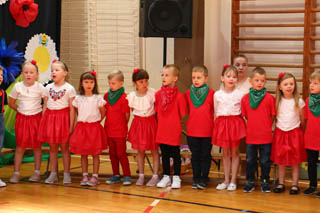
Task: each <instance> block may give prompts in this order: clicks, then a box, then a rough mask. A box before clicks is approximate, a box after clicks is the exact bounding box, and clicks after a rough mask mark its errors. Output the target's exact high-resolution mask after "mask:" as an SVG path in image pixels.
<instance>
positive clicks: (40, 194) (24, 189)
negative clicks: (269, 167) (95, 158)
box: [0, 156, 320, 213]
mask: <svg viewBox="0 0 320 213" xmlns="http://www.w3.org/2000/svg"><path fill="white" fill-rule="evenodd" d="M79 160H80V159H79V157H77V156H74V157H72V166H71V168H72V170H71V171H72V178H73V179H72V181H73V183H72V184H69V185H65V186H64V185H62V183H61V181H60V182H59V183H58V184H55V185H46V184H44V183H43V182H41V183H29V182H28V181H27V180H28V177H29V176H30V175H31V174H32V171H33V169H32V168H33V164H32V163H28V164H23V166H22V169H21V177H22V180H21V182H20V183H19V184H8V185H7V187H4V188H0V212H1V213H5V212H65V213H67V212H151V213H156V212H166V213H171V212H175V213H176V212H181V213H182V212H183V213H189V212H190V213H191V212H197V213H199V212H201V213H204V212H227V213H228V212H320V198H316V197H315V196H304V195H302V194H299V195H297V196H292V195H291V196H290V195H289V194H288V190H287V191H286V192H285V193H283V194H274V193H262V192H261V191H260V187H258V188H257V189H256V190H255V191H253V192H252V193H243V192H242V187H243V185H244V183H245V180H244V179H241V180H239V187H240V188H239V189H238V190H237V191H235V192H227V191H217V190H216V189H215V186H216V185H217V184H218V183H219V182H220V181H221V180H222V174H221V173H219V172H218V171H217V168H216V166H212V171H211V174H210V177H211V182H210V184H209V187H208V189H207V190H194V189H191V183H192V178H191V175H190V174H189V175H185V176H183V177H182V179H183V182H182V188H181V189H175V190H173V189H170V188H168V189H159V188H155V187H146V186H136V185H135V184H133V185H131V186H122V185H121V184H114V185H106V184H105V183H104V182H105V180H106V179H107V178H108V177H110V175H111V166H110V161H109V160H108V159H107V157H105V159H103V160H102V163H101V173H103V174H104V175H102V176H101V177H100V181H101V184H100V185H99V186H96V187H81V186H80V185H79V182H80V179H81V176H80V175H79V174H80V172H81V168H80V161H79ZM131 160H132V162H131V165H130V166H131V169H132V174H136V173H135V170H136V168H137V165H136V164H135V162H134V161H133V159H131ZM60 161H61V160H60ZM45 164H46V162H43V166H42V168H43V169H42V172H44V169H45ZM59 164H60V166H61V165H62V163H61V162H60V163H59ZM60 169H62V168H60ZM90 169H92V166H90ZM12 170H13V168H12V166H7V167H4V168H1V169H0V177H1V178H2V179H3V180H5V181H8V179H9V178H10V176H11V175H12ZM89 171H90V170H89ZM77 173H79V174H77ZM146 173H147V174H150V170H149V169H148V167H147V166H146ZM136 178H137V176H136V175H134V176H133V181H135V180H136ZM43 179H44V177H43ZM305 183H306V182H304V183H303V181H302V183H301V187H302V189H304V188H306V187H307V184H305ZM286 185H287V186H289V185H290V182H288V183H287V184H286ZM287 188H288V187H287ZM152 205H153V206H154V207H152Z"/></svg>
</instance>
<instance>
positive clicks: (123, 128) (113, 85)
mask: <svg viewBox="0 0 320 213" xmlns="http://www.w3.org/2000/svg"><path fill="white" fill-rule="evenodd" d="M108 82H109V87H110V89H109V91H108V92H107V93H106V94H105V95H104V99H105V100H106V101H107V104H106V108H107V112H106V119H105V123H104V128H105V130H106V134H107V137H108V144H109V154H110V160H111V165H112V171H113V176H112V177H110V178H109V179H108V180H107V181H106V183H107V184H112V183H118V182H120V171H119V162H120V164H121V167H122V170H123V176H124V178H123V185H130V184H131V178H130V177H131V173H130V167H129V161H128V156H127V143H126V142H127V133H128V121H129V117H130V108H129V105H128V100H127V99H126V97H127V95H126V93H125V92H124V88H123V83H124V76H123V73H122V72H121V71H120V70H115V71H113V72H111V73H110V74H109V75H108Z"/></svg>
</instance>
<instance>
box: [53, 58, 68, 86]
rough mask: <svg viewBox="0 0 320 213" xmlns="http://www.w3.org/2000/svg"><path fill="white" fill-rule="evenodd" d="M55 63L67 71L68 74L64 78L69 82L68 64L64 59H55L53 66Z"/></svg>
mask: <svg viewBox="0 0 320 213" xmlns="http://www.w3.org/2000/svg"><path fill="white" fill-rule="evenodd" d="M54 64H57V65H59V66H60V67H61V68H62V69H63V70H64V71H66V72H67V76H66V77H65V78H64V80H65V81H66V82H68V80H69V68H68V66H67V64H66V63H64V62H63V61H60V60H55V61H54V62H52V64H51V67H52V66H53V65H54Z"/></svg>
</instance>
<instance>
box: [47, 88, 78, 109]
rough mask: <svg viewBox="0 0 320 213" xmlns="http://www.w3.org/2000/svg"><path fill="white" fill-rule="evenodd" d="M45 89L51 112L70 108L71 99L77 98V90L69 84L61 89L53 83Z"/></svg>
mask: <svg viewBox="0 0 320 213" xmlns="http://www.w3.org/2000/svg"><path fill="white" fill-rule="evenodd" d="M45 88H46V93H45V96H47V97H48V102H47V108H48V109H51V110H59V109H64V108H66V107H69V99H70V98H73V97H75V96H76V90H75V89H74V87H73V86H72V85H71V84H69V83H67V82H65V83H64V84H63V85H62V86H59V87H57V86H56V85H55V84H54V83H51V84H48V85H47V86H46V87H45Z"/></svg>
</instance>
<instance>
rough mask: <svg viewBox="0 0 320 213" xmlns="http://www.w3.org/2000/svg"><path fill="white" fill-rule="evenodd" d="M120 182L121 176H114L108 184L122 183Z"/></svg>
mask: <svg viewBox="0 0 320 213" xmlns="http://www.w3.org/2000/svg"><path fill="white" fill-rule="evenodd" d="M120 180H121V177H120V175H115V176H112V177H111V178H109V179H108V180H107V181H106V184H113V183H120Z"/></svg>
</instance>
